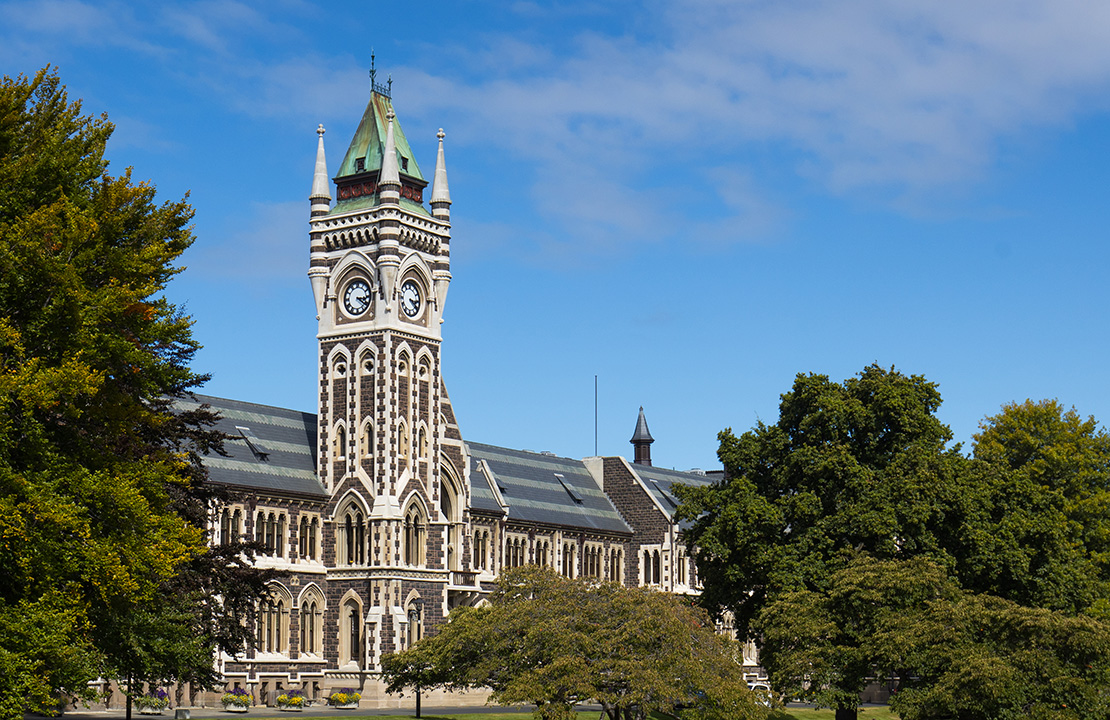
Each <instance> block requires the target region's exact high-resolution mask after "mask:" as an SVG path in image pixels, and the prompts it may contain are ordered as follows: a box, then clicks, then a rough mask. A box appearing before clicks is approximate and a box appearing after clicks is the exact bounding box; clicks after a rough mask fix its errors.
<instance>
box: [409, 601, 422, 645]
mask: <svg viewBox="0 0 1110 720" xmlns="http://www.w3.org/2000/svg"><path fill="white" fill-rule="evenodd" d="M406 610H407V612H406V613H405V615H406V617H407V618H408V627H407V628H405V641H406V642H405V647H406V648H410V647H412V646H413V645H414V644H415V643H416V642H417V641H418V640H420V638H422V637H424V603H423V602H422V601H421V600H420V599H419V598H418V599H416V600H414V601H413V602H411V603H409V605H408V607H407V608H406Z"/></svg>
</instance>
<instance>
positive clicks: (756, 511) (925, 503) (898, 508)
mask: <svg viewBox="0 0 1110 720" xmlns="http://www.w3.org/2000/svg"><path fill="white" fill-rule="evenodd" d="M939 405H940V395H939V393H938V392H937V389H936V386H935V385H934V384H933V383H930V382H928V381H926V380H925V379H924V378H921V377H919V376H905V375H903V374H901V373H899V372H897V371H895V370H893V369H891V370H885V369H883V368H879V367H876V366H871V367H868V368H865V369H864V370H863V371H862V372H861V373H860V374H859V375H858V376H857V377H854V378H849V379H848V380H846V381H844V382H843V383H835V382H832V381H830V380H829V379H828V378H827V377H825V376H823V375H799V376H798V377H797V378H796V380H795V382H794V386H793V387H792V388H791V391H790V392H788V393H786V394H784V395H783V396H782V403H781V405H780V416H779V419H778V421H777V422H776V423H775V424H774V425H764V424H762V423H760V424H759V425H757V426H756V427H755V428H753V429H752V430H751V431H749V432H747V433H744V434H743V435H741V436H739V437H736V436H734V435H733V434H732V433H731V432H729V431H725V432H724V433H722V434H721V448H720V457H721V460H722V462H723V463H724V466H725V476H726V479H725V480H724V481H723V482H721V483H718V484H715V485H713V486H709V487H704V488H688V489H684V490H680V492H681V494H682V498H683V500H684V505H683V507H682V508H681V510H680V516H681V517H684V518H686V519H688V520H690V521H691V523H692V527H691V529H690V530H689V532H688V534H687V535H688V537H687V539H688V541H690V542H691V543H692V544H694V545H696V546H697V547H698V548H699V555H698V563H699V574H700V576H701V578H702V579H703V581H704V583H705V586H706V592H705V594H704V595H703V599H704V602H705V604H706V607H707V608H710V609H711V610H719V609H721V608H724V609H728V610H731V611H733V612H735V614H736V616H737V625H738V628H739V629H740V630H741V632H743V633H745V634H746V635H747V636H748V637H752V638H755V639H757V640H759V641H761V642H763V643H764V650H765V652H764V655H763V658H764V661H765V663H766V664H767V665H768V667H769V669H770V670H771V671H772V674H773V675H776V676H777V677H778V679H779V685H780V689H783V690H790V689H793V690H794V691H796V692H798V693H801V694H808V695H810V696H811V697H814V698H815V699H817V700H819V701H821V702H824V703H826V704H828V705H831V706H833V707H836V708H837V716H838V718H850V717H854V716H855V714H856V704H857V703H856V698H857V697H858V693H859V691H860V690H861V689H862V687H863V685H864V683H866V682H867V681H868V679H869V678H871V677H873V676H874V675H875V673H876V671H877V668H878V665H879V655H877V654H876V652H877V651H876V649H875V647H874V646H873V645H871V644H869V642H868V636H869V634H870V632H871V630H872V629H873V625H868V623H867V622H866V621H865V620H863V619H861V617H860V615H859V610H860V608H859V607H853V606H851V605H846V604H844V603H842V602H839V601H838V599H837V597H838V596H837V595H836V592H839V591H835V588H834V586H835V584H836V583H837V582H843V581H844V576H843V573H844V572H845V571H846V570H847V569H848V568H850V567H851V566H852V564H853V563H855V562H857V561H858V560H859V558H860V556H861V553H862V554H864V555H865V556H866V557H868V558H871V559H872V560H874V561H877V562H892V563H907V562H910V561H911V560H913V559H915V558H923V557H924V558H929V560H930V562H932V563H934V564H935V566H936V567H937V568H940V569H942V570H943V573H944V574H945V575H947V576H949V577H951V578H952V579H953V581H954V582H955V583H956V585H955V586H956V587H960V588H962V589H963V591H965V592H973V593H976V594H977V597H978V596H982V597H993V598H994V600H997V601H998V602H1000V603H1007V602H1008V603H1013V604H1015V607H1026V608H1027V609H1044V610H1046V611H1060V612H1063V613H1064V614H1065V615H1068V614H1071V615H1074V614H1076V613H1087V614H1090V615H1092V616H1094V617H1105V616H1106V607H1107V604H1106V602H1107V600H1106V599H1107V597H1108V592H1107V589H1108V588H1107V583H1106V569H1107V568H1106V562H1107V559H1108V556H1107V554H1106V551H1107V543H1106V540H1107V539H1108V538H1110V524H1108V523H1110V496H1108V494H1107V489H1108V488H1110V483H1108V479H1110V474H1108V472H1107V469H1108V468H1110V462H1108V459H1110V453H1108V452H1107V448H1108V446H1107V438H1106V436H1105V434H1104V433H1103V432H1102V431H1101V430H1099V429H1098V428H1097V426H1096V424H1095V423H1094V421H1093V419H1087V420H1083V419H1081V418H1080V417H1079V416H1078V415H1077V414H1076V413H1075V412H1074V411H1070V412H1065V411H1063V410H1062V408H1061V407H1060V406H1059V405H1058V404H1057V403H1054V402H1043V403H1031V402H1027V403H1024V404H1021V405H1012V406H1007V407H1006V408H1004V409H1003V411H1002V413H1000V414H999V415H997V416H995V417H991V418H988V419H987V420H986V421H985V422H984V424H983V426H982V432H981V433H979V434H978V435H977V436H976V437H975V440H976V445H975V451H974V454H973V457H971V458H969V457H966V456H964V455H963V454H962V453H961V452H960V448H959V447H958V446H951V445H950V440H951V433H950V432H949V430H948V428H947V427H945V426H944V425H943V424H942V423H941V422H940V421H939V420H938V419H937V418H936V416H935V412H936V410H937V408H938V407H939ZM892 567H893V566H892ZM897 567H903V566H902V565H898V566H897ZM894 577H895V576H892V579H893V578H894ZM905 579H906V580H907V582H908V581H909V580H910V579H911V578H905ZM909 588H911V585H906V588H903V589H902V590H901V591H899V592H889V593H886V594H885V595H880V596H879V597H878V599H876V600H875V602H876V603H879V604H880V605H882V604H884V603H885V606H886V607H887V608H888V609H889V608H899V607H901V608H903V609H904V610H905V611H906V614H907V615H906V616H912V615H913V613H912V612H910V610H911V609H912V608H908V607H906V606H905V605H904V601H905V599H906V598H911V597H916V595H915V594H914V593H913V592H911V591H910V589H909ZM919 589H920V588H919ZM984 602H986V601H984ZM991 602H993V601H991ZM900 603H902V604H900ZM961 607H963V606H961ZM1007 607H1008V606H1007ZM818 630H820V631H821V632H820V633H818V634H817V635H815V634H814V633H815V632H816V631H818ZM811 631H813V632H811ZM818 636H819V637H820V638H821V641H820V642H809V643H808V644H807V643H806V642H805V641H803V640H802V639H803V638H807V637H808V638H810V639H811V640H812V638H814V637H818ZM903 637H906V636H905V635H903ZM790 638H795V640H797V642H799V643H801V646H799V647H794V646H793V645H792V644H791V642H792V641H791V640H790ZM807 663H812V665H811V666H809V667H810V670H809V671H808V673H807V674H806V677H805V678H804V679H803V676H802V674H801V673H799V672H798V669H799V668H801V667H803V666H807ZM907 672H909V671H907ZM913 672H914V673H918V674H921V673H922V672H923V671H921V670H914V671H913ZM896 674H897V673H896ZM921 676H922V677H926V678H928V677H931V678H933V680H935V681H936V682H941V680H940V679H939V677H938V676H937V675H936V674H933V675H928V674H924V675H921ZM922 717H925V716H922Z"/></svg>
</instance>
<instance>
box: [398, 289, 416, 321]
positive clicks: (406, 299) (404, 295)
mask: <svg viewBox="0 0 1110 720" xmlns="http://www.w3.org/2000/svg"><path fill="white" fill-rule="evenodd" d="M401 309H402V310H404V311H405V314H406V315H408V316H409V317H410V318H411V317H416V315H417V313H419V312H420V286H419V285H417V284H416V282H415V281H414V280H406V281H405V282H404V284H403V285H401Z"/></svg>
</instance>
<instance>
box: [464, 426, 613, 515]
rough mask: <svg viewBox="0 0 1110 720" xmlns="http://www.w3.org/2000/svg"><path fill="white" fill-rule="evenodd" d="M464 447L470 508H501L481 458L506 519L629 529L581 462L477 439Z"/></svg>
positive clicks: (499, 509) (492, 509) (490, 509)
mask: <svg viewBox="0 0 1110 720" xmlns="http://www.w3.org/2000/svg"><path fill="white" fill-rule="evenodd" d="M466 445H467V448H468V449H469V451H470V461H471V467H470V489H471V496H470V497H471V507H473V508H475V509H481V510H489V511H494V512H501V506H500V505H499V504H498V503H497V501H496V498H495V497H494V494H493V490H492V489H491V488H490V487H489V485H488V484H487V483H486V480H485V477H486V476H485V473H484V472H483V471H482V469H481V467H480V464H481V461H483V460H484V461H485V463H486V465H488V467H489V469H490V471H491V472H492V473H493V478H492V480H493V481H494V482H496V483H497V487H498V490H499V492H500V494H501V498H502V499H503V500H504V501H505V504H506V505H508V506H509V507H508V518H509V520H517V521H521V522H536V523H547V524H554V525H563V526H565V527H574V528H586V529H594V530H599V531H603V532H617V533H631V532H632V528H630V527H629V526H628V524H627V523H625V521H624V520H623V519H622V518H621V516H620V513H618V512H617V509H616V508H615V507H613V504H612V503H611V502H610V501H609V498H608V497H607V496H606V495H605V493H604V492H603V491H602V489H601V488H600V487H599V486H598V484H597V483H596V482H594V479H593V476H592V475H590V473H589V471H588V470H586V466H585V464H584V463H583V462H582V461H581V460H573V459H571V458H563V457H556V456H554V455H544V454H540V453H531V452H524V451H521V450H509V449H508V448H501V447H496V446H494V445H482V444H479V443H467V444H466ZM556 473H558V474H559V475H561V476H562V479H560V478H559V477H557V476H556Z"/></svg>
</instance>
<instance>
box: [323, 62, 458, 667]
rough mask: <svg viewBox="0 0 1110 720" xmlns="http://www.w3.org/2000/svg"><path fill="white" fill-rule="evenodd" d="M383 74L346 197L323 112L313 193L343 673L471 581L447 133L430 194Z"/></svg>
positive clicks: (332, 614) (427, 622)
mask: <svg viewBox="0 0 1110 720" xmlns="http://www.w3.org/2000/svg"><path fill="white" fill-rule="evenodd" d="M373 78H374V72H373V71H371V93H370V102H369V103H368V104H367V106H366V110H365V112H364V113H363V116H362V120H361V121H360V122H359V125H358V129H357V130H356V131H355V135H354V138H353V139H352V140H351V143H350V146H349V147H348V148H347V153H346V155H345V156H344V157H343V161H342V163H341V164H340V166H339V170H338V172H337V173H336V174H335V177H334V178H333V181H334V184H335V194H336V201H335V204H334V206H333V205H332V198H331V192H330V191H331V185H330V183H329V181H328V173H327V163H326V160H325V156H324V128H323V126H321V127H320V128H319V129H318V130H317V133H318V135H319V140H318V148H317V157H316V171H315V175H314V178H313V183H312V192H311V195H310V202H311V220H310V260H309V270H308V276H309V279H310V281H311V284H312V292H313V296H314V298H315V302H316V314H317V318H318V332H317V339H318V342H319V355H318V361H319V392H320V402H319V428H318V431H319V435H318V437H319V443H318V448H317V452H318V458H317V472H318V474H319V477H320V481H321V483H322V484H323V485H324V487H325V488H326V489H327V491H328V493H329V495H330V497H331V500H330V502H329V504H328V508H327V511H326V514H327V516H326V517H325V518H323V525H324V530H325V533H324V539H323V545H324V548H325V554H324V563H325V565H326V566H327V568H328V576H327V592H326V595H327V613H326V618H327V621H328V624H330V625H331V627H334V628H336V629H337V633H336V642H337V648H336V650H337V652H336V655H337V657H338V661H337V662H336V663H335V666H334V667H329V673H331V675H332V677H333V679H334V680H335V681H336V683H338V684H343V683H347V684H351V681H353V680H356V679H358V680H363V679H365V677H366V675H365V674H366V673H372V672H374V671H375V670H377V669H379V668H380V659H381V657H382V655H383V654H385V653H388V652H393V651H397V650H400V649H403V648H404V647H407V646H408V644H410V643H411V642H413V641H415V640H416V639H418V638H419V637H421V636H422V634H423V632H424V628H425V626H429V627H431V626H434V625H438V624H439V623H441V622H442V621H443V619H444V618H445V616H446V614H447V611H448V609H449V607H450V605H451V604H452V603H453V602H455V601H457V599H458V593H457V589H458V588H460V587H463V586H465V585H467V582H466V577H465V575H464V574H462V573H461V571H463V570H465V569H466V565H467V564H468V561H467V559H466V555H468V548H466V547H464V545H465V538H466V537H467V533H466V532H465V524H466V523H467V522H468V517H467V511H466V510H467V508H468V507H469V500H470V489H469V481H468V475H467V468H468V464H469V463H468V462H467V458H466V451H465V448H464V446H463V444H462V440H461V436H460V434H459V431H458V428H457V426H456V425H455V420H454V414H453V412H452V411H451V407H450V401H449V400H448V398H447V394H446V391H445V389H444V386H443V381H442V376H441V367H440V366H441V354H440V346H441V340H442V335H441V331H440V324H441V323H442V321H443V309H444V303H445V301H446V298H447V288H448V285H449V283H450V281H451V272H450V239H451V225H450V206H451V198H450V194H449V193H448V189H447V170H446V165H445V163H444V156H443V138H444V134H443V131H442V130H441V131H440V132H439V133H438V139H439V147H438V154H437V158H436V168H435V175H434V178H433V183H432V188H431V196H430V198H425V193H426V192H427V185H428V183H427V181H426V180H425V179H424V177H423V175H422V174H421V172H420V167H419V165H418V164H417V162H416V158H415V157H414V155H413V152H412V150H411V149H410V147H409V143H408V140H407V138H406V137H405V133H404V131H403V130H402V129H401V126H400V123H399V122H398V121H397V117H396V115H395V113H394V111H393V103H392V97H391V89H392V88H391V83H390V84H388V85H380V84H378V83H376V82H374V80H373ZM426 200H427V203H428V204H427V206H425V201H426ZM449 588H455V589H456V596H455V597H454V598H453V597H452V596H451V594H450V592H449ZM326 626H327V625H326ZM325 635H326V636H329V637H330V635H329V634H328V633H325Z"/></svg>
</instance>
